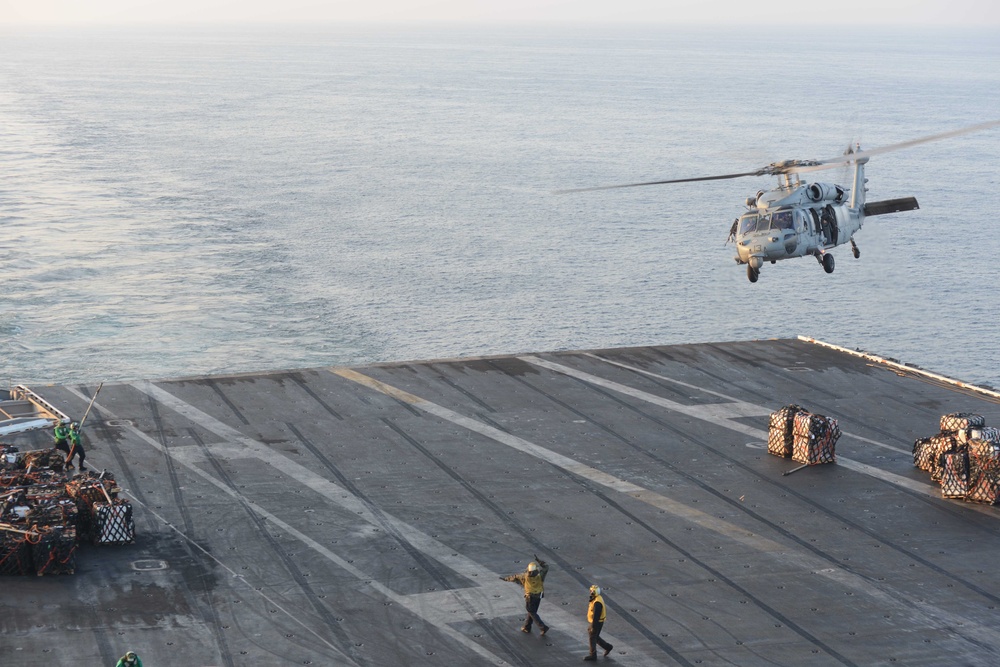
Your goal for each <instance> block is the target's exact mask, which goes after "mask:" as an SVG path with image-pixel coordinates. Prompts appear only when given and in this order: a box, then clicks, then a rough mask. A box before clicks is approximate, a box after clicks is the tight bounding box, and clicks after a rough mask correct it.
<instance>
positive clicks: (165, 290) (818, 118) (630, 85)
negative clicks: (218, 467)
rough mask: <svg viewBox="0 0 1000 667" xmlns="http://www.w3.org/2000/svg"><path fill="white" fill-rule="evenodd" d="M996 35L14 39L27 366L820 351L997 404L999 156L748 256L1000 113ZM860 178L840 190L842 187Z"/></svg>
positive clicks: (909, 174)
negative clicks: (874, 150) (773, 259)
mask: <svg viewBox="0 0 1000 667" xmlns="http://www.w3.org/2000/svg"><path fill="white" fill-rule="evenodd" d="M998 37H1000V36H998V35H997V34H996V31H995V30H994V31H992V32H985V31H984V32H963V33H957V32H932V31H917V32H915V31H910V32H892V31H888V30H885V29H883V30H863V31H857V30H847V29H845V28H835V27H831V28H829V29H823V30H820V29H812V30H810V31H807V32H802V31H794V30H785V31H776V30H775V31H767V30H764V31H762V30H760V29H747V30H743V31H736V30H725V31H710V30H699V31H691V30H679V29H666V28H663V29H644V28H613V29H597V28H590V29H583V28H565V29H556V28H548V29H541V28H488V29H487V28H471V27H450V28H443V27H442V28H419V29H418V28H411V29H405V30H404V29H393V28H363V27H354V28H328V29H309V28H301V29H291V28H286V29H280V30H279V29H275V30H249V29H245V30H235V29H233V30H214V31H209V30H192V29H187V30H181V29H174V30H170V29H159V30H153V29H145V30H140V31H134V30H133V31H124V30H120V31H111V30H97V29H91V30H78V31H74V32H70V31H58V30H47V31H42V30H39V31H24V30H20V31H13V30H10V29H2V28H0V371H2V374H3V375H4V376H6V378H9V379H10V380H11V381H14V382H29V383H30V382H36V383H37V382H59V383H67V382H72V383H92V382H96V381H99V380H125V379H137V378H160V377H171V376H182V375H194V374H203V373H223V372H232V371H262V370H271V369H281V368H299V367H311V366H320V365H332V364H361V363H366V362H374V361H393V360H395V361H399V360H412V359H426V358H437V357H456V356H465V355H480V354H496V353H512V352H523V351H545V350H556V349H577V348H594V347H606V346H622V345H641V344H671V343H689V342H706V341H728V340H743V339H750V338H771V337H789V336H795V335H797V334H803V335H808V336H814V337H816V338H820V339H822V340H826V341H829V342H832V343H836V344H839V345H844V346H847V347H851V348H861V349H865V350H868V351H871V352H874V353H878V354H881V355H884V356H890V357H894V358H897V359H900V360H902V361H906V362H910V363H915V364H919V365H920V366H922V367H924V368H927V369H929V370H933V371H936V372H939V373H943V374H946V375H950V376H953V377H958V378H961V379H964V380H967V381H972V382H981V383H987V384H992V385H994V386H998V385H1000V299H998V296H997V292H998V286H1000V280H998V257H1000V226H998V218H1000V175H998V174H1000V169H998V165H1000V129H995V130H992V131H989V132H984V133H981V134H976V135H969V136H965V137H961V138H958V139H953V140H948V141H943V142H939V143H934V144H928V145H924V146H920V147H916V148H912V149H909V150H906V151H901V152H897V153H893V154H890V155H885V156H878V157H875V158H873V159H872V161H871V163H870V164H869V166H868V178H869V179H870V182H869V189H870V192H869V198H870V199H887V198H893V197H902V196H908V195H914V196H916V197H917V198H918V200H919V201H920V205H921V208H920V210H919V211H915V212H912V213H905V214H898V215H895V216H885V217H880V218H872V219H870V220H869V221H868V223H867V224H866V225H865V227H864V229H863V230H862V231H861V232H860V234H859V235H858V236H857V241H858V244H859V246H860V247H861V251H862V255H861V259H860V260H855V259H854V258H853V257H851V254H850V252H849V249H848V250H846V251H845V249H843V248H840V249H838V250H837V251H835V255H836V258H837V268H836V271H835V273H833V274H832V275H827V274H826V273H824V272H823V271H822V269H821V267H820V266H819V264H818V263H817V262H815V261H814V260H812V259H800V260H794V261H790V262H782V263H779V264H777V265H774V266H771V265H767V266H765V267H764V270H763V271H762V275H761V280H760V282H759V283H757V284H755V285H751V284H750V283H749V282H748V281H747V279H746V274H745V271H744V269H743V268H742V267H738V266H737V265H736V264H735V262H734V261H733V259H732V257H733V252H732V247H731V246H730V247H725V246H724V242H725V240H726V235H727V232H728V229H729V225H730V224H731V222H732V220H733V218H734V217H736V216H737V215H739V214H740V212H741V211H742V210H743V208H742V202H743V200H744V199H745V198H746V197H747V196H748V195H752V194H754V193H756V192H757V190H759V189H761V188H765V187H769V186H771V184H772V180H771V179H766V178H764V179H754V178H747V179H742V180H731V181H716V182H707V183H693V184H684V185H674V186H659V187H649V188H639V189H629V190H614V191H603V192H593V193H586V194H576V195H553V194H551V191H552V190H556V189H560V188H572V187H581V186H588V185H597V184H606V183H617V182H629V181H636V180H655V179H664V178H680V177H686V176H699V175H707V174H715V173H731V172H738V171H748V170H753V169H755V168H757V167H760V166H762V165H764V164H767V163H769V162H772V161H776V160H782V159H788V158H828V157H833V156H836V155H839V154H840V153H841V152H842V151H843V150H844V148H845V147H846V146H847V145H848V144H849V143H850V142H855V141H860V142H861V143H862V146H863V147H875V146H880V145H884V144H890V143H896V142H899V141H904V140H907V139H911V138H915V137H920V136H923V135H928V134H934V133H937V132H942V131H946V130H949V129H953V128H957V127H961V126H965V125H972V124H976V123H980V122H983V121H986V120H991V119H996V118H1000V38H998ZM842 177H843V174H842V173H841V172H840V171H839V170H833V171H831V172H827V174H826V175H825V176H824V177H823V178H824V180H839V179H840V178H842Z"/></svg>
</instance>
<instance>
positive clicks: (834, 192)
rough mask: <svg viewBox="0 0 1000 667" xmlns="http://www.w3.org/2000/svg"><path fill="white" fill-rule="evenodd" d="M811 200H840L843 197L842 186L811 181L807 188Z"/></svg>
mask: <svg viewBox="0 0 1000 667" xmlns="http://www.w3.org/2000/svg"><path fill="white" fill-rule="evenodd" d="M807 192H808V194H809V199H811V200H813V201H838V202H839V201H840V200H842V199H843V198H844V188H842V187H840V186H839V185H831V184H829V183H813V184H812V185H810V186H809V188H808V190H807Z"/></svg>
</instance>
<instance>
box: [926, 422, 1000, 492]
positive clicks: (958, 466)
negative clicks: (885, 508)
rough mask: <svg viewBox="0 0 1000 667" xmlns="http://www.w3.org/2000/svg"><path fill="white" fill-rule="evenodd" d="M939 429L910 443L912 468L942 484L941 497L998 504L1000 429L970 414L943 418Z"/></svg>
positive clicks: (999, 486)
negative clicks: (914, 467)
mask: <svg viewBox="0 0 1000 667" xmlns="http://www.w3.org/2000/svg"><path fill="white" fill-rule="evenodd" d="M940 426H941V432H940V433H938V434H936V435H933V436H931V437H929V438H919V439H917V440H916V441H915V442H914V443H913V465H914V466H916V467H917V468H920V469H921V470H924V471H926V472H929V473H930V475H931V480H932V481H935V482H938V483H939V484H941V495H942V497H944V498H960V499H963V500H967V501H970V502H976V503H986V504H988V505H997V504H1000V428H995V427H991V426H986V419H985V418H984V417H983V416H982V415H977V414H973V413H971V412H953V413H951V414H947V415H944V416H942V417H941V422H940Z"/></svg>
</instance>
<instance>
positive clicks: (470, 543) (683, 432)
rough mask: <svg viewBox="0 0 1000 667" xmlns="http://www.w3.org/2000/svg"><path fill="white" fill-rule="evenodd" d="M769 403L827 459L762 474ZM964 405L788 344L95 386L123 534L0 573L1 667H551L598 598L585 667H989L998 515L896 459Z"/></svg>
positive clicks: (58, 398) (60, 391)
mask: <svg viewBox="0 0 1000 667" xmlns="http://www.w3.org/2000/svg"><path fill="white" fill-rule="evenodd" d="M32 389H33V390H34V391H35V392H36V393H37V394H39V395H40V396H42V397H44V399H45V400H46V401H48V402H49V403H50V404H52V405H53V406H55V408H58V409H59V410H61V411H62V412H63V413H65V414H67V415H70V416H72V417H74V418H79V416H80V415H81V414H83V412H84V411H85V410H86V409H87V407H88V404H89V403H90V401H91V398H92V397H93V394H94V392H95V390H96V389H97V382H96V381H95V383H94V385H88V386H81V385H74V386H48V387H37V386H35V387H32ZM792 403H795V404H799V405H802V406H804V407H805V408H807V409H809V410H811V411H813V412H815V413H820V414H823V415H827V416H830V417H833V418H835V419H837V420H838V422H839V425H840V428H841V430H842V435H841V437H840V439H839V441H838V442H837V446H836V456H837V462H836V463H835V464H826V465H815V466H809V467H806V468H804V469H801V470H798V471H796V472H794V473H792V474H788V475H783V473H786V472H788V471H790V470H791V469H793V468H796V467H798V464H797V463H795V462H794V461H792V460H791V459H783V458H779V457H776V456H772V455H769V454H768V453H767V436H768V416H769V414H770V413H771V412H773V411H775V410H777V409H778V408H780V407H782V406H784V405H787V404H792ZM959 411H962V412H972V413H977V414H980V415H983V416H984V417H985V420H986V424H988V425H991V426H996V425H1000V394H997V393H995V392H993V391H989V390H982V389H978V388H975V387H969V386H965V385H962V384H961V383H957V382H951V381H949V380H947V378H941V377H940V376H936V375H933V374H931V373H926V372H923V371H922V370H920V369H917V368H915V367H910V366H907V365H906V364H903V363H898V362H891V360H890V361H887V360H883V359H879V358H877V357H874V356H871V355H867V354H862V353H857V352H853V351H849V350H843V349H837V348H835V347H833V346H829V345H825V344H821V343H819V342H817V341H812V340H811V339H801V338H800V339H781V340H754V341H746V342H726V343H708V344H693V345H675V346H659V347H656V346H649V347H636V348H622V349H605V350H590V351H562V352H551V353H535V354H521V355H508V356H496V357H488V358H464V359H449V360H436V361H420V362H410V363H392V364H379V365H370V366H364V367H360V366H359V367H350V368H341V367H330V368H313V369H303V370H294V371H281V372H267V373H259V374H241V375H232V376H211V377H193V378H177V379H166V380H155V381H141V382H129V383H105V384H104V385H103V388H102V390H101V392H100V394H99V395H98V396H97V399H96V401H95V402H94V404H93V408H92V412H91V413H90V415H89V417H88V419H87V422H86V424H85V426H84V434H85V441H84V442H85V445H86V447H87V463H88V464H89V465H90V466H91V467H94V468H96V469H97V470H98V471H99V470H101V469H107V470H109V471H112V472H113V473H114V476H115V479H116V480H117V483H118V485H119V486H120V487H121V488H122V497H125V498H128V499H129V500H130V501H131V502H132V505H133V507H134V519H135V529H136V541H135V543H134V544H132V545H125V546H121V545H119V546H102V545H99V546H93V545H84V546H82V547H80V549H79V551H78V554H77V561H76V572H75V574H72V575H59V576H22V577H4V578H0V664H3V665H18V666H34V665H38V666H42V665H44V666H46V667H49V666H51V665H71V664H72V665H76V664H79V665H109V666H111V665H114V664H115V661H116V660H117V659H118V658H119V657H121V656H122V655H123V654H124V653H125V651H127V650H133V651H135V652H136V653H138V654H139V656H140V657H141V658H142V661H143V664H144V665H145V667H157V666H164V665H188V666H200V667H208V666H220V665H228V666H243V665H248V666H249V665H253V666H259V665H323V666H328V665H365V666H385V665H428V664H432V665H519V666H528V665H532V666H546V665H553V666H555V665H576V664H579V663H580V661H581V659H582V658H583V657H584V656H585V655H586V654H587V622H586V609H587V599H588V587H589V586H590V585H591V584H598V585H600V586H601V587H602V588H603V590H604V600H605V602H606V604H607V608H608V609H607V611H608V615H607V622H606V624H605V626H604V632H603V634H602V637H603V638H604V639H605V640H606V641H609V642H611V643H612V644H613V645H614V649H613V650H612V651H611V653H610V655H609V656H608V657H603V656H601V655H599V657H598V658H597V660H598V662H606V663H607V664H616V665H635V666H652V665H685V666H695V665H699V666H709V665H740V666H751V665H788V666H801V665H894V664H897V665H909V666H913V665H946V664H954V665H959V664H961V665H984V666H985V665H996V664H998V662H1000V633H998V632H997V630H996V629H997V628H998V627H1000V568H997V567H995V565H996V563H997V558H998V554H1000V507H994V506H990V505H986V504H981V503H970V502H964V501H962V500H952V499H945V498H942V495H941V487H940V486H939V485H938V484H936V483H935V482H932V481H931V479H930V478H929V477H928V475H927V474H926V473H925V472H923V471H921V470H919V469H917V468H915V467H914V465H913V459H912V455H911V450H912V447H913V443H914V440H915V439H917V438H924V437H927V436H930V435H933V434H935V433H936V432H937V431H938V421H939V419H940V417H941V416H942V415H943V414H946V413H952V412H959ZM5 440H6V441H8V442H13V443H16V444H17V445H18V446H20V447H21V449H22V450H23V449H31V448H45V447H50V446H51V442H52V437H51V433H50V432H49V431H34V432H31V433H22V434H17V435H12V436H8V437H5ZM535 554H537V556H538V557H539V558H542V559H544V560H546V561H547V562H548V564H549V566H550V570H549V573H548V577H547V579H546V581H545V597H544V599H543V600H542V603H541V606H540V608H539V614H540V616H541V617H542V619H544V621H545V623H546V624H548V625H549V626H550V628H551V630H550V631H549V632H548V633H547V634H546V635H545V636H540V635H539V634H538V633H537V630H536V631H535V632H534V633H532V634H525V633H522V632H521V631H520V628H521V625H522V621H523V617H524V601H523V596H522V593H523V591H522V589H521V588H520V587H519V586H518V585H516V584H512V583H508V582H504V581H501V580H500V577H502V576H504V575H508V574H513V573H517V572H521V571H523V570H524V568H525V566H526V565H527V563H528V562H529V561H530V560H532V558H533V557H534V555H535Z"/></svg>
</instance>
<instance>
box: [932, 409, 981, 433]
mask: <svg viewBox="0 0 1000 667" xmlns="http://www.w3.org/2000/svg"><path fill="white" fill-rule="evenodd" d="M983 426H986V418H985V417H983V416H982V415H977V414H974V413H972V412H952V413H950V414H947V415H943V416H942V417H941V431H942V432H945V431H966V430H968V429H970V428H981V427H983Z"/></svg>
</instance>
